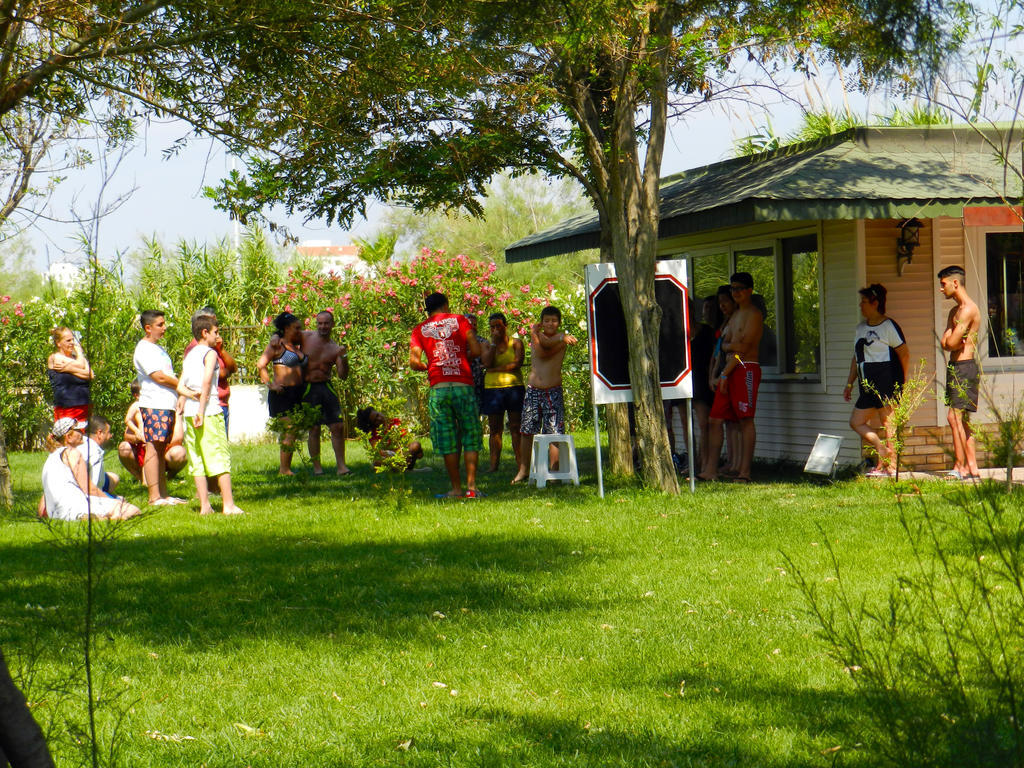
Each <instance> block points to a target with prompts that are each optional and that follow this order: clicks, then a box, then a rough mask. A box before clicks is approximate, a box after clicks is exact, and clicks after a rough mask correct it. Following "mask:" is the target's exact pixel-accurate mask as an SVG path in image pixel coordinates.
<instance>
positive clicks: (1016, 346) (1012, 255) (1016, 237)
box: [985, 232, 1024, 357]
mask: <svg viewBox="0 0 1024 768" xmlns="http://www.w3.org/2000/svg"><path fill="white" fill-rule="evenodd" d="M1022 244H1024V234H1022V233H1020V232H989V233H988V234H986V235H985V263H986V267H987V269H988V353H989V355H990V356H991V357H1021V356H1024V302H1022V298H1024V263H1022V258H1021V246H1022Z"/></svg>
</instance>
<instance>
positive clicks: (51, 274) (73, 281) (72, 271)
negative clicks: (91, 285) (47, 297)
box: [43, 261, 82, 291]
mask: <svg viewBox="0 0 1024 768" xmlns="http://www.w3.org/2000/svg"><path fill="white" fill-rule="evenodd" d="M43 279H44V280H48V281H50V282H52V283H54V284H55V285H58V286H60V287H61V288H63V289H64V290H65V291H70V290H71V289H72V288H74V287H75V286H77V285H79V284H80V283H81V282H82V268H81V267H80V266H78V265H77V264H72V263H71V262H70V261H58V262H56V263H55V264H51V265H50V268H49V269H48V270H46V271H45V272H44V273H43Z"/></svg>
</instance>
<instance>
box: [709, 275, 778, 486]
mask: <svg viewBox="0 0 1024 768" xmlns="http://www.w3.org/2000/svg"><path fill="white" fill-rule="evenodd" d="M729 292H730V293H731V294H732V298H733V301H734V302H735V303H736V307H737V309H736V311H735V312H734V313H733V315H732V317H731V318H729V322H728V323H727V324H726V326H725V328H724V329H723V331H722V350H723V352H724V353H725V368H723V369H722V373H721V374H720V375H719V378H718V382H717V385H716V387H715V400H714V402H713V403H712V404H711V415H710V419H709V427H708V433H709V436H708V456H707V463H706V464H705V465H704V470H703V472H701V473H700V474H698V475H697V477H698V478H700V479H701V480H717V479H718V460H719V457H720V454H721V451H722V424H723V422H726V421H738V422H739V424H740V436H741V441H742V445H741V446H740V449H741V452H740V467H739V473H738V474H737V476H736V478H735V480H734V482H737V483H749V482H750V467H751V465H752V464H753V462H754V443H755V441H756V439H757V432H756V430H755V429H754V412H755V410H756V408H757V390H758V387H759V386H760V385H761V365H760V363H759V362H758V348H759V347H760V345H761V336H762V335H763V334H764V316H763V315H762V314H761V311H760V310H759V309H758V308H757V307H756V306H755V305H754V303H753V301H752V297H753V295H754V278H753V277H752V276H751V274H750V273H749V272H737V273H735V274H734V275H733V276H732V277H731V278H729Z"/></svg>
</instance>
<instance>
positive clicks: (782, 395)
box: [659, 221, 863, 466]
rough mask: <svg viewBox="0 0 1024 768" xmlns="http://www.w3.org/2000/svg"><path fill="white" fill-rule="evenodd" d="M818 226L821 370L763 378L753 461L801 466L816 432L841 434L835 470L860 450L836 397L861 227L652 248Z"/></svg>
mask: <svg viewBox="0 0 1024 768" xmlns="http://www.w3.org/2000/svg"><path fill="white" fill-rule="evenodd" d="M816 226H817V228H818V238H819V239H818V250H819V254H820V257H821V259H822V269H821V286H820V287H821V291H822V304H821V306H822V308H823V311H822V330H821V352H822V357H821V359H822V371H821V376H820V377H814V378H809V377H782V376H771V375H766V377H765V379H764V380H763V382H762V384H761V389H760V393H759V395H758V406H757V416H756V418H755V425H756V427H757V449H756V455H757V457H758V458H761V459H788V460H791V461H797V462H801V463H802V462H803V461H805V460H806V458H807V455H808V454H809V453H810V450H811V447H812V446H813V445H814V441H815V440H816V439H817V437H818V434H819V433H825V434H833V435H841V436H842V437H843V448H842V451H841V453H840V456H839V463H840V466H842V465H846V464H854V463H857V462H859V461H860V446H859V444H858V441H857V436H856V434H855V433H854V432H853V431H852V430H851V429H850V426H849V419H850V413H851V408H852V405H850V404H849V403H847V402H846V401H844V400H843V385H844V384H845V383H846V376H847V374H848V373H849V370H850V360H851V359H852V357H853V330H854V328H855V327H856V325H857V322H858V318H859V316H860V311H859V308H858V296H857V288H858V287H860V286H858V281H859V279H860V277H861V273H862V267H861V265H862V264H863V259H862V258H861V257H860V255H859V254H861V253H862V252H863V226H862V225H861V224H860V223H859V222H856V221H829V222H822V223H821V224H820V225H818V224H815V223H813V222H808V223H806V224H803V225H798V224H794V223H786V224H785V225H759V226H757V227H755V228H751V227H747V228H736V229H730V230H721V231H719V232H715V233H703V234H702V235H700V236H697V237H692V238H673V239H672V240H666V241H663V242H662V243H660V244H659V253H660V255H661V256H662V257H663V258H669V257H678V256H680V255H683V254H686V253H688V252H692V251H694V250H701V249H706V248H714V247H715V246H720V245H723V244H725V245H727V244H729V243H733V244H735V243H737V242H740V241H742V240H745V239H748V238H750V237H751V236H755V237H759V238H763V237H785V236H788V235H790V234H792V233H793V232H794V230H799V229H803V230H804V231H806V229H807V227H812V228H813V227H816Z"/></svg>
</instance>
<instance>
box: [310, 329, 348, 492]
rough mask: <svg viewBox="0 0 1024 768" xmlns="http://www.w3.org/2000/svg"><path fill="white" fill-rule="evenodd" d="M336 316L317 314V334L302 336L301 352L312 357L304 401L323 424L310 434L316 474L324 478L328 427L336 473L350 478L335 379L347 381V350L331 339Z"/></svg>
mask: <svg viewBox="0 0 1024 768" xmlns="http://www.w3.org/2000/svg"><path fill="white" fill-rule="evenodd" d="M333 332H334V313H333V312H331V311H330V310H326V309H325V310H323V311H321V312H318V313H317V316H316V330H315V331H303V332H302V349H303V350H304V351H305V352H306V353H307V354H308V355H309V366H308V367H307V368H306V388H305V391H304V394H303V398H302V401H303V402H304V403H306V404H307V405H313V406H316V407H318V408H319V409H320V423H319V424H317V425H316V426H315V427H313V428H312V429H310V430H309V460H310V462H311V463H312V464H313V474H314V475H322V474H323V473H324V468H323V466H322V465H321V464H320V427H321V426H325V427H327V429H328V431H329V432H330V433H331V447H332V448H333V449H334V463H335V471H336V472H337V474H338V475H339V476H340V475H348V474H351V473H352V470H351V469H349V468H348V465H347V464H345V418H344V416H343V415H342V412H341V396H340V395H339V393H338V389H337V383H336V382H335V381H334V380H333V379H332V376H333V375H334V373H335V372H336V373H337V374H338V378H339V379H342V380H343V379H346V378H348V347H346V346H345V345H343V344H339V343H338V342H336V341H335V340H334V339H333V338H332V333H333Z"/></svg>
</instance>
